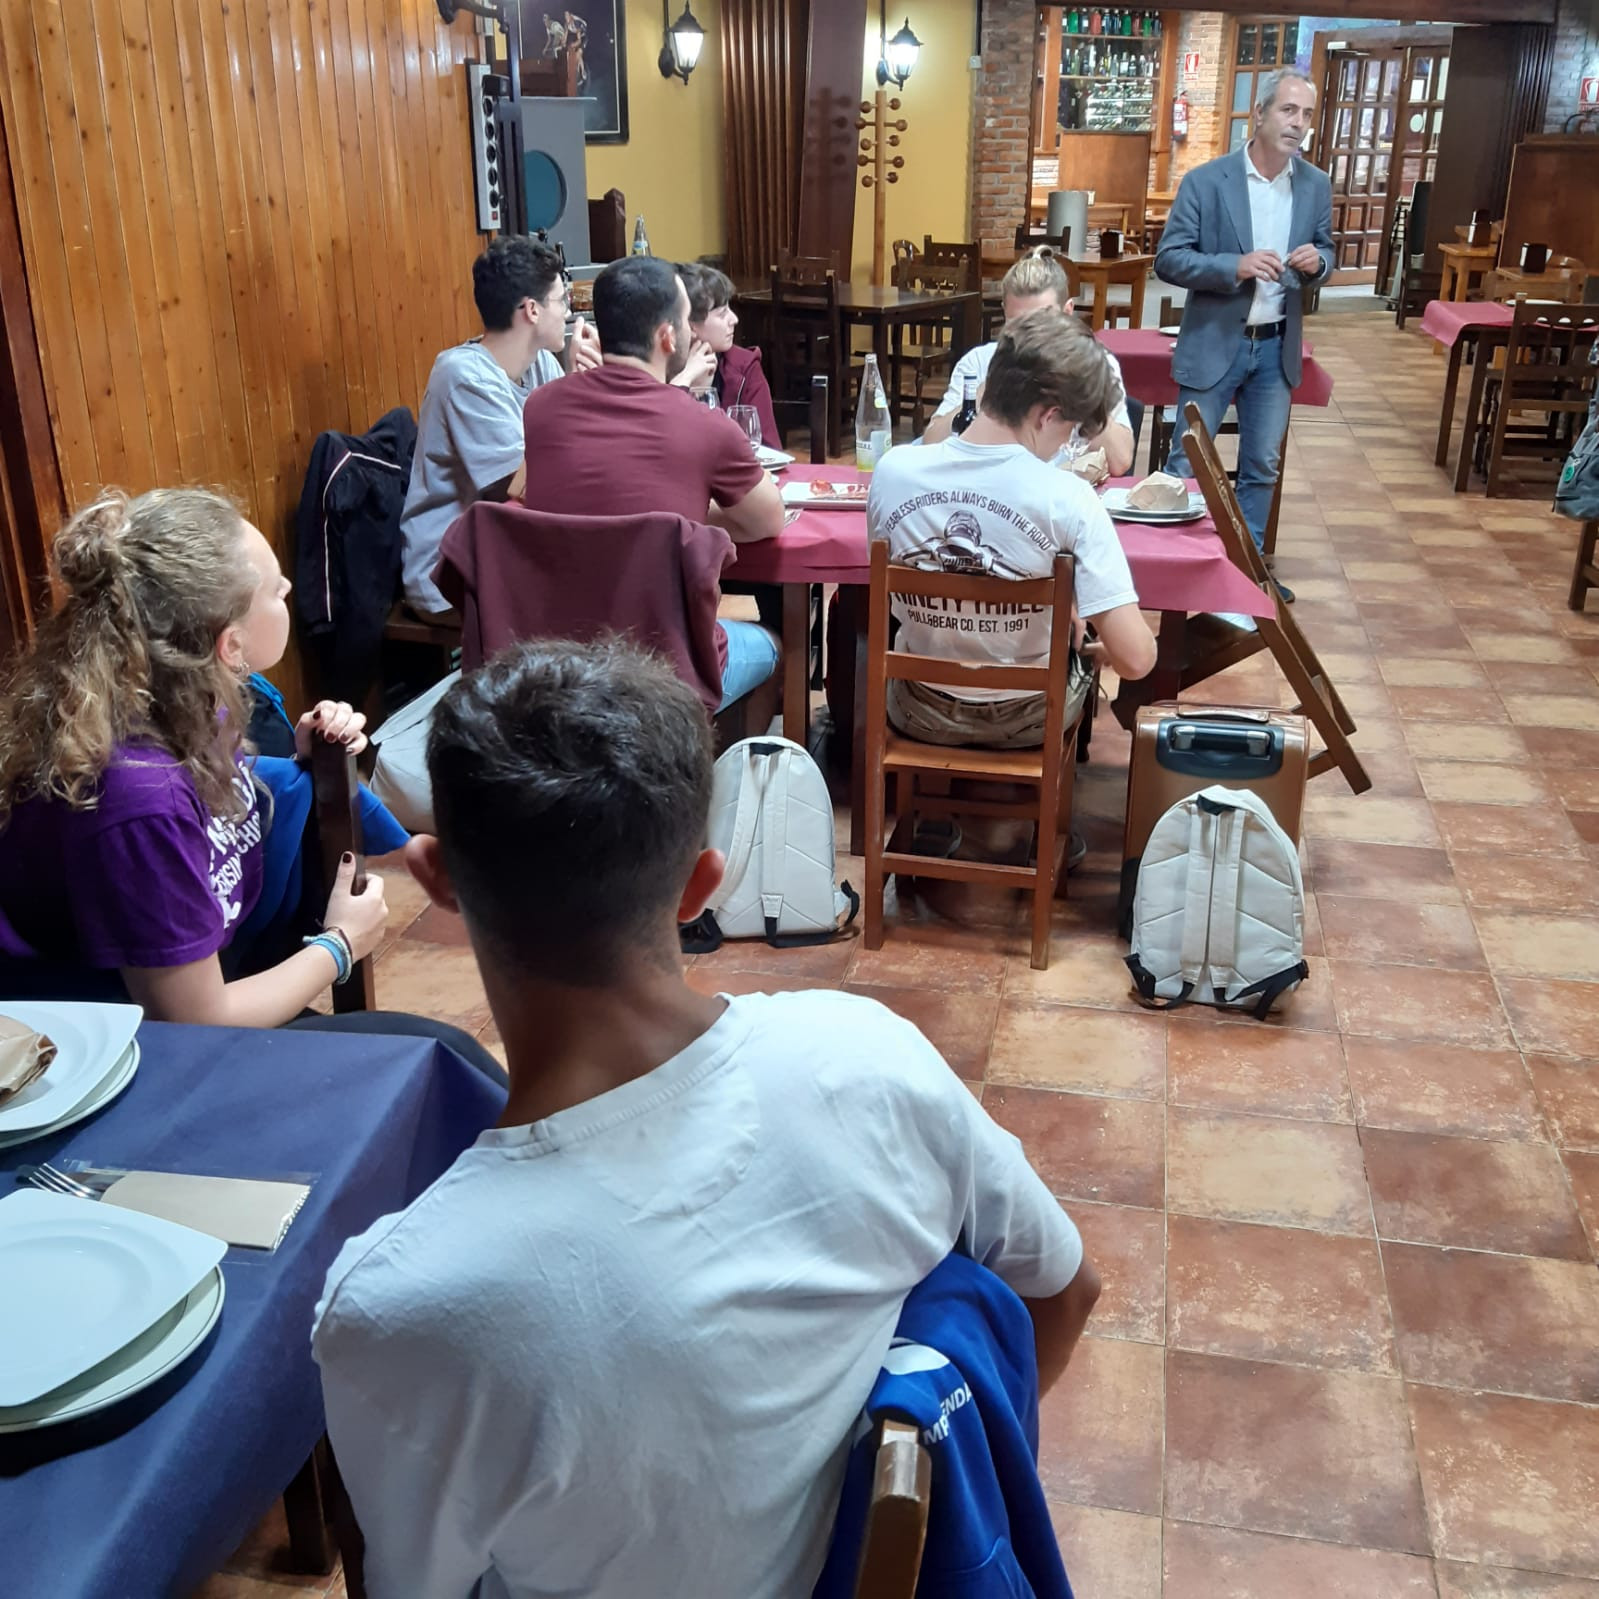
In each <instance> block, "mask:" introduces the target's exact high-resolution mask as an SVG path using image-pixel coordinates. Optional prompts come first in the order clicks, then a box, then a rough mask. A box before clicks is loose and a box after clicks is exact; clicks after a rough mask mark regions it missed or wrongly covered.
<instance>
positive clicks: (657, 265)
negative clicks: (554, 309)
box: [594, 255, 677, 361]
mask: <svg viewBox="0 0 1599 1599" xmlns="http://www.w3.org/2000/svg"><path fill="white" fill-rule="evenodd" d="M676 320H677V268H676V267H675V266H673V265H672V263H671V262H670V261H662V260H660V259H658V258H657V257H655V256H653V255H630V256H628V257H627V258H626V259H625V260H621V261H613V262H612V263H611V264H610V265H609V266H608V267H606V269H605V270H604V271H603V272H602V273H600V275H599V276H598V277H597V278H595V280H594V330H595V332H596V333H598V334H599V336H600V348H601V349H602V350H604V351H605V353H606V354H607V355H628V356H632V357H633V358H634V359H635V360H638V361H648V360H649V359H650V358H651V357H652V356H653V355H654V354H655V330H656V329H657V328H658V327H660V325H661V324H662V323H663V322H668V323H673V322H675V321H676Z"/></svg>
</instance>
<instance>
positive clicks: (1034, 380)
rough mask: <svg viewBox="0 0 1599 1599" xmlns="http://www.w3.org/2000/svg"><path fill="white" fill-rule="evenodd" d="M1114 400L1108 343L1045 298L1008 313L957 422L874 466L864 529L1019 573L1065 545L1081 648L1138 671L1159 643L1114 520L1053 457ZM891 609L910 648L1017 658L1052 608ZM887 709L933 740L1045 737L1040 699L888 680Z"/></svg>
mask: <svg viewBox="0 0 1599 1599" xmlns="http://www.w3.org/2000/svg"><path fill="white" fill-rule="evenodd" d="M1120 397H1121V395H1120V386H1119V384H1118V383H1117V382H1116V380H1115V378H1114V377H1113V376H1112V374H1111V371H1110V368H1109V365H1108V363H1107V361H1106V358H1105V353H1104V351H1103V350H1102V349H1101V348H1100V346H1099V345H1098V344H1097V343H1096V342H1095V340H1094V336H1093V334H1092V333H1090V332H1089V331H1088V329H1087V328H1086V327H1084V326H1083V324H1082V323H1081V322H1080V321H1078V320H1077V319H1076V318H1075V317H1063V316H1061V315H1060V314H1059V312H1057V311H1054V310H1044V311H1035V312H1032V313H1031V314H1029V315H1027V316H1025V317H1022V318H1021V319H1019V320H1018V321H1016V322H1014V323H1012V324H1009V325H1008V326H1007V327H1006V329H1005V331H1004V333H1003V334H1001V336H1000V340H999V345H998V347H997V349H996V350H995V351H994V359H993V362H992V363H991V365H990V366H989V369H988V381H987V383H986V384H985V385H984V388H983V396H982V400H981V401H980V403H979V407H978V413H977V418H976V420H975V421H974V422H973V423H972V424H971V426H970V427H969V428H967V430H966V432H965V433H964V434H962V435H961V436H960V437H958V438H951V439H946V440H944V441H943V442H942V443H939V444H931V445H928V444H923V445H915V446H912V445H903V446H901V447H900V448H898V449H894V450H890V451H889V452H888V454H887V455H885V456H884V457H883V459H882V460H881V461H880V462H879V463H878V466H877V470H876V471H875V472H874V473H873V474H872V490H871V498H870V499H869V501H868V502H867V510H866V521H867V527H868V529H869V531H870V534H871V537H872V538H874V539H887V540H888V544H889V550H890V552H891V554H892V556H893V559H894V560H895V561H896V562H899V563H901V564H904V565H909V566H916V567H920V568H922V569H924V570H930V571H945V572H976V573H992V574H993V575H995V576H998V577H1012V578H1018V579H1020V578H1038V577H1048V576H1049V574H1050V572H1051V571H1052V570H1053V568H1054V564H1055V556H1056V554H1057V553H1058V552H1060V551H1063V550H1064V551H1065V552H1067V553H1068V554H1070V555H1071V556H1072V557H1073V560H1074V561H1075V563H1076V565H1075V572H1074V581H1075V600H1076V605H1075V608H1076V613H1077V619H1078V621H1079V623H1087V622H1092V623H1093V624H1094V630H1095V632H1096V634H1097V635H1098V637H1097V640H1096V641H1095V642H1092V643H1089V644H1086V645H1083V646H1081V653H1082V654H1085V655H1087V656H1089V657H1097V658H1098V659H1100V660H1102V661H1103V662H1104V663H1105V665H1107V666H1109V667H1110V668H1111V670H1112V671H1114V672H1115V673H1116V674H1117V675H1118V676H1119V677H1123V678H1140V677H1143V676H1145V675H1146V674H1147V673H1148V672H1149V671H1150V669H1151V668H1152V667H1153V666H1154V664H1155V640H1154V636H1153V635H1152V634H1151V633H1150V631H1149V626H1148V624H1147V623H1146V622H1145V621H1144V619H1143V617H1142V616H1141V615H1140V614H1139V610H1138V596H1137V594H1136V593H1135V592H1134V589H1133V580H1132V576H1131V574H1130V573H1129V572H1128V570H1127V557H1126V556H1125V555H1123V554H1122V547H1121V544H1120V542H1119V541H1118V540H1117V537H1116V530H1115V528H1114V527H1113V526H1112V525H1111V520H1110V517H1109V516H1108V515H1106V513H1105V510H1104V508H1103V507H1102V506H1101V505H1100V503H1099V498H1098V496H1097V495H1096V494H1095V493H1094V491H1093V489H1092V488H1090V487H1089V486H1088V484H1086V483H1085V482H1084V481H1083V480H1082V479H1081V478H1079V477H1077V476H1075V475H1074V474H1072V473H1070V472H1065V471H1061V470H1060V469H1059V468H1057V467H1053V466H1051V465H1049V464H1048V463H1049V461H1050V458H1051V457H1052V456H1054V454H1055V453H1056V451H1058V450H1059V449H1060V447H1061V445H1062V444H1064V443H1065V442H1066V440H1067V439H1068V438H1069V437H1070V436H1071V435H1072V433H1073V432H1074V431H1075V430H1076V428H1077V427H1078V426H1079V424H1081V426H1082V428H1083V430H1084V432H1085V433H1093V432H1096V431H1098V430H1099V429H1101V428H1103V426H1104V423H1105V417H1106V414H1107V413H1108V412H1109V411H1110V410H1111V409H1113V408H1114V406H1115V405H1116V403H1117V401H1118V400H1119V399H1120ZM959 609H960V606H959V604H957V605H956V606H955V607H954V610H955V611H956V612H958V611H959ZM895 614H896V615H897V616H898V618H899V621H900V625H901V629H902V638H903V640H904V647H905V648H906V649H908V650H912V651H915V652H916V653H918V654H923V655H944V656H948V657H951V658H953V659H963V660H981V661H984V662H1000V663H1004V664H1015V665H1022V666H1041V665H1043V664H1044V662H1045V660H1046V659H1047V658H1048V655H1049V636H1050V635H1049V629H1050V615H1049V612H1048V611H1030V610H1029V611H1022V612H1019V613H1018V614H1017V615H1015V616H1010V617H1005V618H1002V619H1001V621H1002V626H1001V627H1000V629H998V630H996V631H995V632H992V633H988V632H976V633H968V632H965V631H962V630H961V629H959V628H958V627H955V628H951V627H950V626H949V618H950V612H949V611H947V610H944V609H941V610H939V611H938V612H937V613H934V612H932V611H931V610H928V609H926V608H924V607H921V606H917V605H915V604H914V603H909V602H901V603H898V604H896V607H895ZM1087 684H1088V676H1087V674H1086V673H1083V674H1081V676H1080V677H1076V676H1075V675H1074V684H1073V687H1074V690H1075V692H1077V693H1078V694H1082V693H1085V692H1086V690H1087ZM1070 709H1071V707H1069V708H1068V710H1070ZM888 717H889V720H890V721H891V722H893V724H894V725H895V726H896V727H897V728H899V730H900V731H901V732H902V733H904V734H906V735H907V736H908V737H911V738H916V739H921V740H923V741H924V742H926V743H930V744H972V745H977V746H980V747H982V748H985V749H1028V748H1032V747H1034V746H1036V745H1038V744H1041V743H1042V742H1043V737H1044V696H1043V695H1042V694H1032V693H1028V692H1026V691H1025V690H995V689H960V688H931V687H928V686H927V685H925V684H921V683H907V682H901V681H891V682H890V683H889V686H888Z"/></svg>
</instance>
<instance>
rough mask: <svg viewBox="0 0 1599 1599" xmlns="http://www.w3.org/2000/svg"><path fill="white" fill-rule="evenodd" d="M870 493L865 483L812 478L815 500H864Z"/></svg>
mask: <svg viewBox="0 0 1599 1599" xmlns="http://www.w3.org/2000/svg"><path fill="white" fill-rule="evenodd" d="M867 493H868V489H867V486H866V484H864V483H835V482H833V480H832V479H831V478H825V477H813V478H812V479H811V498H812V499H813V500H864V499H865V498H866V495H867Z"/></svg>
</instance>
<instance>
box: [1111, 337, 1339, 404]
mask: <svg viewBox="0 0 1599 1599" xmlns="http://www.w3.org/2000/svg"><path fill="white" fill-rule="evenodd" d="M1094 337H1095V338H1097V339H1098V340H1099V342H1100V343H1101V344H1103V345H1104V346H1105V348H1106V349H1107V350H1109V351H1110V353H1111V354H1112V355H1114V356H1115V357H1116V359H1117V361H1118V362H1120V364H1121V369H1122V381H1123V382H1124V383H1125V384H1126V385H1127V392H1128V393H1129V394H1130V395H1131V396H1132V397H1133V398H1134V399H1135V400H1142V401H1143V402H1144V404H1145V405H1175V404H1176V403H1177V380H1176V379H1175V378H1174V377H1173V376H1172V375H1171V353H1172V351H1173V350H1175V349H1176V348H1177V340H1176V339H1175V338H1173V337H1172V335H1171V334H1169V333H1161V332H1159V331H1158V330H1157V329H1155V328H1102V329H1101V330H1100V331H1099V332H1098V333H1096V334H1095V335H1094ZM1314 348H1315V346H1314V345H1311V344H1305V345H1302V346H1301V349H1302V350H1303V357H1302V360H1303V365H1302V367H1301V370H1300V376H1299V387H1298V388H1297V389H1295V390H1294V404H1295V405H1329V404H1331V402H1332V391H1333V381H1332V378H1331V376H1330V375H1329V374H1328V372H1327V370H1326V368H1325V367H1321V366H1318V365H1317V364H1316V361H1315V358H1314V356H1313V355H1312V354H1311V351H1312V350H1313V349H1314Z"/></svg>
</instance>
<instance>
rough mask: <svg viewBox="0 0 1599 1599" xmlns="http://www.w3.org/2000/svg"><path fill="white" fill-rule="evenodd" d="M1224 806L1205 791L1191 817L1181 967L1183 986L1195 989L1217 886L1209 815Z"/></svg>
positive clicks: (1179, 957) (1213, 814) (1180, 954)
mask: <svg viewBox="0 0 1599 1599" xmlns="http://www.w3.org/2000/svg"><path fill="white" fill-rule="evenodd" d="M1223 809H1224V807H1223V806H1220V805H1216V804H1214V803H1213V802H1212V801H1209V800H1207V799H1205V798H1204V797H1203V796H1202V795H1201V796H1198V797H1196V799H1195V801H1194V807H1193V810H1192V811H1191V812H1190V813H1189V817H1188V883H1187V886H1186V888H1185V889H1184V891H1183V945H1182V950H1181V952H1180V953H1179V955H1178V969H1179V971H1181V973H1182V978H1183V986H1184V988H1185V990H1186V989H1193V988H1197V987H1198V986H1199V979H1200V977H1201V975H1202V974H1203V972H1204V970H1205V964H1206V955H1207V952H1208V950H1209V947H1210V896H1211V894H1212V892H1213V891H1214V888H1215V876H1216V841H1215V836H1214V833H1212V836H1211V837H1210V838H1209V839H1208V840H1207V839H1206V837H1205V833H1206V826H1205V819H1206V817H1207V816H1219V815H1220V814H1221V812H1222V811H1223Z"/></svg>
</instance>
